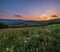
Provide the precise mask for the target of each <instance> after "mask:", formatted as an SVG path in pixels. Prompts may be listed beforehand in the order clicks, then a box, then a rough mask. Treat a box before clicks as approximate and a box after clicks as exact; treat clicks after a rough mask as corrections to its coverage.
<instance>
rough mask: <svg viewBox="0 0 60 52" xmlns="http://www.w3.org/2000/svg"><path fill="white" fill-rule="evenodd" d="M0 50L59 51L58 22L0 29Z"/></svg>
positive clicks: (26, 51)
mask: <svg viewBox="0 0 60 52" xmlns="http://www.w3.org/2000/svg"><path fill="white" fill-rule="evenodd" d="M0 52H60V24H53V25H48V26H44V27H30V28H9V29H0Z"/></svg>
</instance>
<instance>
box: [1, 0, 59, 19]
mask: <svg viewBox="0 0 60 52" xmlns="http://www.w3.org/2000/svg"><path fill="white" fill-rule="evenodd" d="M52 10H58V11H60V0H0V18H9V19H10V18H13V19H14V18H16V19H17V18H19V17H20V18H23V17H27V18H34V17H36V18H37V17H39V16H41V15H42V14H45V13H46V12H48V11H52Z"/></svg>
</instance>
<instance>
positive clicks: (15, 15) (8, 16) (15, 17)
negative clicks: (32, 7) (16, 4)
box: [0, 10, 23, 19]
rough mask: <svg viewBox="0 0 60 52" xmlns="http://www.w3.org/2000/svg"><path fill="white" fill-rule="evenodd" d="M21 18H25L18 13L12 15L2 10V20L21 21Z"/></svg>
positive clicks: (0, 15) (0, 17)
mask: <svg viewBox="0 0 60 52" xmlns="http://www.w3.org/2000/svg"><path fill="white" fill-rule="evenodd" d="M20 18H23V16H22V15H19V14H16V13H10V12H7V11H4V10H0V19H20Z"/></svg>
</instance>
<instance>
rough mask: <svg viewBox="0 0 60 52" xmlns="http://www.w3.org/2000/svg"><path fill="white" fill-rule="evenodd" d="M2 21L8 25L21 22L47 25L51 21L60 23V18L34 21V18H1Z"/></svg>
mask: <svg viewBox="0 0 60 52" xmlns="http://www.w3.org/2000/svg"><path fill="white" fill-rule="evenodd" d="M0 22H2V23H5V24H8V25H11V24H12V25H13V24H14V25H20V24H27V25H29V24H31V25H33V24H41V25H43V24H44V25H47V24H50V23H52V24H53V23H60V19H52V20H43V21H33V20H21V19H20V20H19V19H17V20H13V19H0Z"/></svg>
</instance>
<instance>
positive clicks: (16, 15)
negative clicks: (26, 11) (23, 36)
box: [14, 14, 23, 18]
mask: <svg viewBox="0 0 60 52" xmlns="http://www.w3.org/2000/svg"><path fill="white" fill-rule="evenodd" d="M14 16H15V17H19V18H20V17H21V18H22V17H23V16H21V15H18V14H14Z"/></svg>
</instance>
